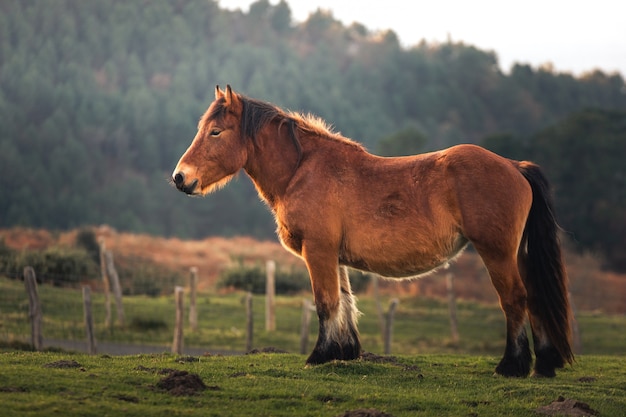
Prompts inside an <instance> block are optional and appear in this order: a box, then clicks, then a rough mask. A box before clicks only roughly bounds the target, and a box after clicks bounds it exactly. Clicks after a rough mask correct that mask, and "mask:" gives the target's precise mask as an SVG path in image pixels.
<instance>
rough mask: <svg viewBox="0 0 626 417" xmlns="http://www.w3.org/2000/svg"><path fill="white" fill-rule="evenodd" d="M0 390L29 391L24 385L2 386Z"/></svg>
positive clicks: (12, 391)
mask: <svg viewBox="0 0 626 417" xmlns="http://www.w3.org/2000/svg"><path fill="white" fill-rule="evenodd" d="M0 392H9V393H16V392H28V389H27V388H24V387H0Z"/></svg>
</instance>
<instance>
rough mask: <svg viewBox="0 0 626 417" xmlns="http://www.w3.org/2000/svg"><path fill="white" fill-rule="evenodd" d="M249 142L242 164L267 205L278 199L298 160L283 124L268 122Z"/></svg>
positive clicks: (271, 204) (296, 152)
mask: <svg viewBox="0 0 626 417" xmlns="http://www.w3.org/2000/svg"><path fill="white" fill-rule="evenodd" d="M256 143H257V145H254V144H251V146H250V148H249V151H248V161H247V163H246V166H245V167H244V169H245V171H246V173H247V174H248V176H249V177H250V178H251V179H252V181H253V182H254V185H255V187H256V189H257V191H258V192H259V195H260V196H261V197H262V198H263V199H264V200H265V201H266V202H267V203H268V204H269V205H270V206H272V207H273V206H274V203H275V202H276V201H277V200H279V199H280V198H282V196H283V195H284V193H285V190H286V189H287V186H288V184H289V181H290V180H291V178H292V177H293V175H294V173H295V171H296V169H297V164H298V160H299V156H298V151H297V149H296V146H295V144H294V143H293V141H292V140H291V137H290V136H289V132H288V129H287V127H286V126H281V127H280V128H278V126H277V125H274V124H272V125H271V126H270V127H268V128H266V129H264V131H263V132H261V133H259V135H258V136H257V140H256Z"/></svg>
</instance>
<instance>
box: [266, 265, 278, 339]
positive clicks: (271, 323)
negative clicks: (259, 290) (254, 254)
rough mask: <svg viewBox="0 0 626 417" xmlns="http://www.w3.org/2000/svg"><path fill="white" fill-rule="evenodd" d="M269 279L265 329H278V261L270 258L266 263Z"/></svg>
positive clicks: (267, 282)
mask: <svg viewBox="0 0 626 417" xmlns="http://www.w3.org/2000/svg"><path fill="white" fill-rule="evenodd" d="M265 270H266V274H267V279H266V280H265V330H267V331H268V332H271V331H274V330H276V316H275V309H276V305H275V300H274V298H275V295H276V281H275V275H276V262H274V261H272V260H269V261H267V263H266V264H265Z"/></svg>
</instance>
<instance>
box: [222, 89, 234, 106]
mask: <svg viewBox="0 0 626 417" xmlns="http://www.w3.org/2000/svg"><path fill="white" fill-rule="evenodd" d="M224 97H225V98H226V106H230V105H231V104H232V103H233V90H232V89H231V88H230V85H229V84H226V93H225V94H224Z"/></svg>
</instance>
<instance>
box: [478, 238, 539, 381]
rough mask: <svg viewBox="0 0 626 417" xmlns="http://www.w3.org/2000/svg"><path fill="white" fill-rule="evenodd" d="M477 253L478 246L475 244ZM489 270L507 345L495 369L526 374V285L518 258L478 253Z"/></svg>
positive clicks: (528, 359)
mask: <svg viewBox="0 0 626 417" xmlns="http://www.w3.org/2000/svg"><path fill="white" fill-rule="evenodd" d="M476 249H477V250H478V252H479V253H481V250H480V249H479V248H478V247H477V248H476ZM481 256H482V258H483V261H484V262H485V266H486V267H487V270H488V271H489V276H490V277H491V282H492V283H493V285H494V287H495V288H496V291H497V292H498V297H499V298H500V306H501V307H502V311H503V312H504V315H505V317H506V348H505V351H504V356H503V357H502V360H500V363H499V364H498V366H497V367H496V373H497V374H500V375H503V376H510V377H525V376H527V375H528V373H529V372H530V365H531V362H532V356H531V352H530V347H529V345H528V337H527V335H526V328H525V324H526V289H525V287H524V285H523V283H522V279H521V277H520V274H519V270H518V268H517V260H516V259H511V260H508V259H507V260H500V261H495V260H493V259H490V258H489V257H488V256H484V255H483V254H482V253H481Z"/></svg>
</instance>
